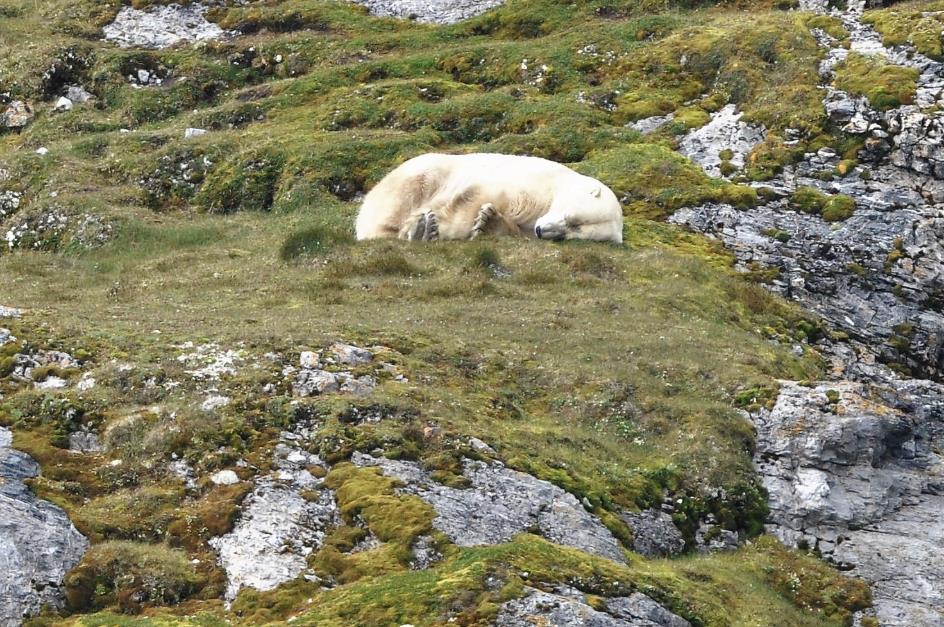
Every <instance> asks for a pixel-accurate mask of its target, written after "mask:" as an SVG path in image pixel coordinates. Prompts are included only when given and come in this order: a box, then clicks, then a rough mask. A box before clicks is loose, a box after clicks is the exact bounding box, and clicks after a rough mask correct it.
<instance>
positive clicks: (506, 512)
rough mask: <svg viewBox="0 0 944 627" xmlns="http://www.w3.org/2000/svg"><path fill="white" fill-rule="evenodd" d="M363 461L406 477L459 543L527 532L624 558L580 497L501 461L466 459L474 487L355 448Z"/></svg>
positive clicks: (444, 529) (411, 490)
mask: <svg viewBox="0 0 944 627" xmlns="http://www.w3.org/2000/svg"><path fill="white" fill-rule="evenodd" d="M351 461H353V462H354V464H356V465H358V466H376V467H378V468H380V470H381V471H382V472H383V473H384V474H385V475H387V476H390V477H396V478H397V479H399V480H401V481H403V483H404V487H403V488H402V490H403V491H404V492H406V493H408V494H415V495H417V496H419V497H420V498H421V499H423V500H424V501H426V502H427V503H429V504H430V505H432V506H433V509H435V510H436V518H435V519H434V521H433V526H434V527H435V528H436V529H438V530H440V531H442V532H443V533H445V534H446V535H447V536H449V539H450V540H452V541H453V542H454V543H456V544H457V545H459V546H479V545H484V544H499V543H501V542H507V541H508V540H511V539H512V538H513V537H514V536H515V535H517V534H519V533H523V532H525V531H537V532H539V533H540V534H541V535H542V536H544V537H545V538H547V539H548V540H550V541H551V542H556V543H557V544H563V545H566V546H572V547H575V548H578V549H581V550H583V551H586V552H587V553H592V554H594V555H600V556H602V557H606V558H609V559H611V560H614V561H618V562H623V561H624V558H623V552H622V548H621V547H620V544H619V542H618V541H617V540H616V538H615V537H613V534H611V533H610V531H609V530H608V529H607V528H606V527H604V526H603V524H602V523H601V522H600V521H599V520H598V519H596V518H595V517H594V516H592V515H591V514H590V513H588V512H587V511H586V510H585V509H584V508H583V506H582V505H581V504H580V502H579V501H578V500H577V498H576V497H575V496H574V495H573V494H570V493H569V492H565V491H564V490H562V489H561V488H559V487H557V486H555V485H554V484H552V483H548V482H547V481H542V480H540V479H536V478H535V477H532V476H531V475H528V474H525V473H523V472H518V471H516V470H511V469H509V468H505V466H504V465H502V464H501V463H500V462H492V463H485V462H480V461H471V460H467V461H466V462H465V464H464V469H463V474H464V475H465V478H466V479H467V480H468V481H469V484H470V485H469V487H467V488H463V489H457V488H451V487H448V486H445V485H442V484H441V483H437V482H436V481H434V480H433V479H432V477H431V476H430V475H429V473H427V472H426V471H425V470H423V469H422V468H421V467H420V465H419V464H416V463H414V462H406V461H398V460H392V459H385V458H382V457H371V456H370V455H364V454H362V453H355V454H354V456H353V457H352V458H351Z"/></svg>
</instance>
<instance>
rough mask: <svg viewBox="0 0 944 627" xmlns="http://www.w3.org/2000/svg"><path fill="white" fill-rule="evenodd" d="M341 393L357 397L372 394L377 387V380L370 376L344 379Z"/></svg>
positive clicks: (346, 377)
mask: <svg viewBox="0 0 944 627" xmlns="http://www.w3.org/2000/svg"><path fill="white" fill-rule="evenodd" d="M342 379H343V382H342V383H341V391H342V392H346V393H348V394H354V395H355V396H365V395H367V394H370V393H371V392H372V391H373V390H374V388H375V387H377V379H375V378H374V377H372V376H370V375H364V376H363V377H352V376H345V377H342Z"/></svg>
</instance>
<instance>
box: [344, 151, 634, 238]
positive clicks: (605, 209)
mask: <svg viewBox="0 0 944 627" xmlns="http://www.w3.org/2000/svg"><path fill="white" fill-rule="evenodd" d="M356 231H357V239H359V240H364V239H374V238H384V237H386V238H395V237H399V238H401V239H418V240H431V239H440V238H441V239H470V238H474V237H476V236H478V235H481V234H494V235H501V234H512V235H523V236H527V237H538V238H541V239H588V240H596V241H609V242H622V241H623V212H622V209H621V208H620V204H619V201H618V200H617V198H616V195H615V194H614V193H613V191H612V190H611V189H610V188H609V187H607V186H606V185H604V184H603V183H601V182H600V181H598V180H596V179H594V178H591V177H589V176H584V175H582V174H578V173H577V172H574V171H573V170H571V169H570V168H568V167H567V166H564V165H561V164H559V163H555V162H553V161H548V160H547V159H540V158H537V157H518V156H513V155H501V154H488V153H485V154H470V155H446V154H436V153H429V154H425V155H421V156H419V157H414V158H413V159H410V160H409V161H407V162H406V163H404V164H402V165H401V166H399V167H398V168H396V169H395V170H393V171H392V172H391V173H390V174H388V175H387V176H385V177H384V178H383V180H382V181H380V182H379V183H378V184H377V185H376V186H375V187H374V188H373V189H372V190H371V191H370V192H369V193H368V194H367V196H366V197H365V198H364V203H363V205H361V209H360V213H359V214H358V216H357V225H356Z"/></svg>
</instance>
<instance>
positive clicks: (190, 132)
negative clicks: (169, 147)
mask: <svg viewBox="0 0 944 627" xmlns="http://www.w3.org/2000/svg"><path fill="white" fill-rule="evenodd" d="M206 134H207V131H206V129H202V128H187V129H184V139H191V138H193V137H200V136H201V135H206Z"/></svg>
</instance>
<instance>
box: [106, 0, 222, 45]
mask: <svg viewBox="0 0 944 627" xmlns="http://www.w3.org/2000/svg"><path fill="white" fill-rule="evenodd" d="M206 11H207V8H206V7H205V6H203V5H201V4H196V3H194V4H188V5H186V6H181V5H179V4H169V5H167V6H154V7H150V8H148V9H146V10H144V11H140V10H138V9H134V8H132V7H124V8H122V9H121V11H119V12H118V15H117V16H115V21H114V22H112V23H111V24H108V25H107V26H105V28H104V33H105V39H106V40H107V41H111V42H113V43H116V44H118V45H119V46H121V47H122V48H129V47H132V46H133V47H139V48H168V47H170V46H173V45H174V44H176V43H180V42H182V41H183V42H193V41H203V40H207V39H216V38H218V37H221V36H222V35H223V29H222V28H220V27H219V26H217V25H216V24H214V23H212V22H209V21H207V19H206Z"/></svg>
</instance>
